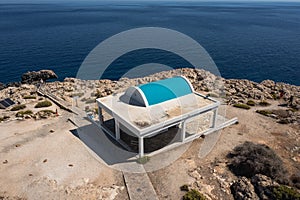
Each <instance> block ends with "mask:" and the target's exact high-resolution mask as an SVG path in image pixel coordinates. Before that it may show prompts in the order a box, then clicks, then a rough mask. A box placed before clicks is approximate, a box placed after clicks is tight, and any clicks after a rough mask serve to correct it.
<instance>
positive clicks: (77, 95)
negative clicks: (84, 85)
mask: <svg viewBox="0 0 300 200" xmlns="http://www.w3.org/2000/svg"><path fill="white" fill-rule="evenodd" d="M83 95H84V93H83V92H77V93H73V94H71V95H70V97H82V96H83Z"/></svg>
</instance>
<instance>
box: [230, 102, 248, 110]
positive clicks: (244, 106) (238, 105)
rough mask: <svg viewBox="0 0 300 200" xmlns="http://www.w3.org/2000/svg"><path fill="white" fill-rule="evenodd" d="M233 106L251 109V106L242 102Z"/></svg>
mask: <svg viewBox="0 0 300 200" xmlns="http://www.w3.org/2000/svg"><path fill="white" fill-rule="evenodd" d="M233 107H236V108H242V109H245V110H249V109H250V106H248V105H246V104H242V103H237V104H234V105H233Z"/></svg>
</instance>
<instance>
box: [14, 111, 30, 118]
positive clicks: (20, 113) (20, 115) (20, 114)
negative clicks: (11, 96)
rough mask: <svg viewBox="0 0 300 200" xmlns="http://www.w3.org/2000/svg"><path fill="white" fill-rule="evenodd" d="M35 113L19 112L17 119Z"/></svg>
mask: <svg viewBox="0 0 300 200" xmlns="http://www.w3.org/2000/svg"><path fill="white" fill-rule="evenodd" d="M32 114H33V112H32V111H31V110H25V111H19V112H17V114H16V117H24V115H32Z"/></svg>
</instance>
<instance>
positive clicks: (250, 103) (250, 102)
mask: <svg viewBox="0 0 300 200" xmlns="http://www.w3.org/2000/svg"><path fill="white" fill-rule="evenodd" d="M247 105H248V106H255V102H254V101H253V100H249V101H247Z"/></svg>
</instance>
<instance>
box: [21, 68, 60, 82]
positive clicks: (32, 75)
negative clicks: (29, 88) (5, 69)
mask: <svg viewBox="0 0 300 200" xmlns="http://www.w3.org/2000/svg"><path fill="white" fill-rule="evenodd" d="M56 78H58V77H57V75H56V74H55V73H54V72H53V71H52V70H40V71H37V72H35V71H32V72H27V73H24V74H23V75H22V83H23V84H24V83H27V84H32V83H37V82H40V81H41V80H43V81H46V80H48V79H56Z"/></svg>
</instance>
